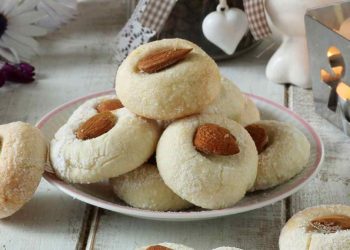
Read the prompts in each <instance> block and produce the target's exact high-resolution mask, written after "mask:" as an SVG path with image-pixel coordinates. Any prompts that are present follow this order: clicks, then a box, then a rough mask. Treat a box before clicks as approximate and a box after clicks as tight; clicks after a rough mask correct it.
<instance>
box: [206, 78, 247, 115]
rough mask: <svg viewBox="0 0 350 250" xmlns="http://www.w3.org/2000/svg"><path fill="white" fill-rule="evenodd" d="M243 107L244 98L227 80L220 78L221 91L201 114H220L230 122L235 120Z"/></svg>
mask: <svg viewBox="0 0 350 250" xmlns="http://www.w3.org/2000/svg"><path fill="white" fill-rule="evenodd" d="M244 105H245V96H244V95H243V94H242V92H241V91H240V90H239V88H238V87H237V86H236V85H235V84H234V83H233V82H232V81H230V80H229V79H227V78H225V77H221V91H220V94H219V96H218V97H217V98H216V99H215V100H214V102H213V103H211V104H210V105H209V106H208V107H207V108H205V109H204V110H203V112H202V113H203V114H221V115H224V116H226V117H227V118H230V119H232V120H237V119H238V118H239V116H240V114H241V113H242V111H243V109H244Z"/></svg>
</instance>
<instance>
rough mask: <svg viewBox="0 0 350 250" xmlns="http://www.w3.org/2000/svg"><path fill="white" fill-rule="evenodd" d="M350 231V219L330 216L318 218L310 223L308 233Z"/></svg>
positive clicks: (343, 216) (342, 216) (341, 216)
mask: <svg viewBox="0 0 350 250" xmlns="http://www.w3.org/2000/svg"><path fill="white" fill-rule="evenodd" d="M341 230H350V217H349V216H345V215H329V216H321V217H317V218H315V219H313V220H311V221H310V223H309V228H308V231H313V232H315V231H316V232H320V233H326V234H327V233H335V232H337V231H341Z"/></svg>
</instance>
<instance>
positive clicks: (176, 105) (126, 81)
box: [116, 39, 221, 120]
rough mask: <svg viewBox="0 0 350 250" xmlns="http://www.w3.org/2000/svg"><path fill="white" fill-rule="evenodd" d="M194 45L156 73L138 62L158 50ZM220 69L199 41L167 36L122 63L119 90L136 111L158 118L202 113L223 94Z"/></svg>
mask: <svg viewBox="0 0 350 250" xmlns="http://www.w3.org/2000/svg"><path fill="white" fill-rule="evenodd" d="M169 48H193V50H192V51H191V52H190V53H189V54H188V55H187V57H186V58H185V59H184V60H182V61H180V62H179V63H177V64H175V65H172V66H171V67H169V68H166V69H163V70H161V71H159V72H156V73H151V74H149V73H144V72H140V71H139V70H138V69H137V64H138V62H139V61H140V60H141V59H142V58H144V57H145V56H147V55H149V54H151V53H154V52H155V51H159V50H163V49H169ZM220 78H221V77H220V72H219V69H218V67H217V65H216V63H215V62H214V60H213V59H211V58H210V57H209V56H208V55H207V54H206V53H205V52H204V51H203V50H202V49H201V48H199V47H198V46H197V45H195V44H193V43H191V42H189V41H186V40H183V39H163V40H158V41H154V42H150V43H147V44H144V45H141V46H140V47H138V48H137V49H135V50H134V51H132V52H131V53H130V54H129V56H128V57H127V58H126V59H125V60H124V61H123V63H122V64H121V65H120V67H119V69H118V72H117V75H116V92H117V93H118V97H119V98H120V100H121V102H122V103H123V105H124V106H125V107H127V108H128V109H129V110H130V111H132V112H133V113H135V114H138V115H140V116H143V117H147V118H151V119H156V120H172V119H176V118H181V117H184V116H188V115H192V114H196V113H200V112H201V111H202V110H203V109H204V108H205V107H206V106H208V105H209V104H210V103H211V102H213V100H214V99H215V98H216V97H217V96H218V95H219V92H220V88H221V84H220Z"/></svg>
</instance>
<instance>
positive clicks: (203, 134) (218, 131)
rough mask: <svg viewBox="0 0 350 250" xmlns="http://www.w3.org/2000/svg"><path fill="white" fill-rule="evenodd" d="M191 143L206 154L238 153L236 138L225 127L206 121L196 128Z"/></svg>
mask: <svg viewBox="0 0 350 250" xmlns="http://www.w3.org/2000/svg"><path fill="white" fill-rule="evenodd" d="M193 145H194V147H195V148H196V150H198V151H199V152H202V153H204V154H208V155H234V154H238V153H239V147H238V144H237V141H236V138H235V137H234V136H233V135H232V134H231V133H230V131H229V130H228V129H226V128H223V127H220V126H218V125H216V124H212V123H206V124H203V125H201V126H199V127H198V128H197V131H196V133H195V136H194V139H193Z"/></svg>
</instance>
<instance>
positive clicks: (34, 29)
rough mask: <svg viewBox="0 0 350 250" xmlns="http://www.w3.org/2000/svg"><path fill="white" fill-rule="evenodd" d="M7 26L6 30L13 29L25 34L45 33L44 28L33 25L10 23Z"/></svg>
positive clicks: (37, 34) (41, 34) (38, 34)
mask: <svg viewBox="0 0 350 250" xmlns="http://www.w3.org/2000/svg"><path fill="white" fill-rule="evenodd" d="M7 28H8V30H13V31H15V32H18V33H21V34H22V35H25V36H44V35H46V34H47V30H46V29H44V28H42V27H38V26H35V25H23V24H22V25H19V24H13V23H11V24H9V26H8V27H7Z"/></svg>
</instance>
